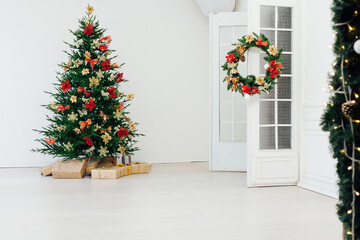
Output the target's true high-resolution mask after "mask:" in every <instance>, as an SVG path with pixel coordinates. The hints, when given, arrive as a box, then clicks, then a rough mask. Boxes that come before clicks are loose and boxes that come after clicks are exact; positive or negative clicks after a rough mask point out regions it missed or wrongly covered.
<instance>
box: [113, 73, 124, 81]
mask: <svg viewBox="0 0 360 240" xmlns="http://www.w3.org/2000/svg"><path fill="white" fill-rule="evenodd" d="M123 76H124V74H123V73H117V74H116V78H115V80H116V82H122V81H123V80H124V79H123Z"/></svg>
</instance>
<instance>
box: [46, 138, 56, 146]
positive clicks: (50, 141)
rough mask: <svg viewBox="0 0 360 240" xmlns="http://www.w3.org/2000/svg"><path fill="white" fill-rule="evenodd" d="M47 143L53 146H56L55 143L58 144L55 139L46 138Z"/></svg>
mask: <svg viewBox="0 0 360 240" xmlns="http://www.w3.org/2000/svg"><path fill="white" fill-rule="evenodd" d="M45 141H46V142H47V143H50V144H51V145H54V143H55V142H56V140H55V139H51V138H45Z"/></svg>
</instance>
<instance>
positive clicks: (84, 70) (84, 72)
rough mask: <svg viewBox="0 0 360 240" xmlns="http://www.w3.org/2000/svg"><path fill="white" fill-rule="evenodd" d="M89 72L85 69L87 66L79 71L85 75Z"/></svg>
mask: <svg viewBox="0 0 360 240" xmlns="http://www.w3.org/2000/svg"><path fill="white" fill-rule="evenodd" d="M88 73H89V69H87V68H84V69H83V70H82V71H81V74H82V75H86V74H88Z"/></svg>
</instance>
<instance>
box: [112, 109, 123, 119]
mask: <svg viewBox="0 0 360 240" xmlns="http://www.w3.org/2000/svg"><path fill="white" fill-rule="evenodd" d="M113 114H114V118H116V119H117V120H120V119H121V117H122V116H123V115H122V111H120V110H119V109H117V110H116V112H113Z"/></svg>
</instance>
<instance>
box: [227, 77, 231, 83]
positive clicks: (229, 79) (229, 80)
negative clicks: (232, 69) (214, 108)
mask: <svg viewBox="0 0 360 240" xmlns="http://www.w3.org/2000/svg"><path fill="white" fill-rule="evenodd" d="M226 82H227V83H229V82H231V76H230V75H226Z"/></svg>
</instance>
